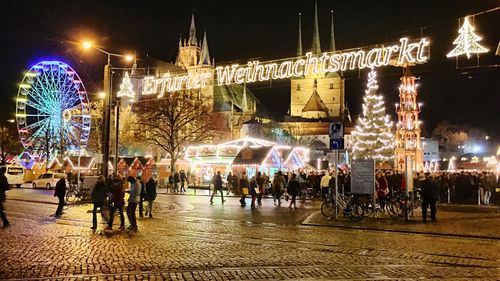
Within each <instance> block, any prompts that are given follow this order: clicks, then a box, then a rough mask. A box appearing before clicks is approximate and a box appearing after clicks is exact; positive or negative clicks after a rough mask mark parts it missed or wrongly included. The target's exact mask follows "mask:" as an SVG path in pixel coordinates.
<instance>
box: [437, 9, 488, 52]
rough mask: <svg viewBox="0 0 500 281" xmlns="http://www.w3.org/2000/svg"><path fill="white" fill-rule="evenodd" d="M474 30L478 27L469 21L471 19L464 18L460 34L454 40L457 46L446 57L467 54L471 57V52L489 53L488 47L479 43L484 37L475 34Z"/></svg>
mask: <svg viewBox="0 0 500 281" xmlns="http://www.w3.org/2000/svg"><path fill="white" fill-rule="evenodd" d="M474 30H476V29H475V28H474V26H472V25H471V24H470V23H469V19H468V18H467V17H466V18H465V19H464V24H463V25H462V27H460V29H459V30H458V33H459V34H460V35H458V37H457V39H455V41H453V45H457V46H456V47H455V49H453V50H452V51H451V52H449V53H448V54H447V55H446V57H448V58H449V57H456V56H460V55H463V54H466V55H467V58H470V54H480V53H487V52H488V49H487V48H485V47H483V46H481V45H479V43H477V42H479V41H481V39H482V38H481V36H479V35H477V34H475V33H474Z"/></svg>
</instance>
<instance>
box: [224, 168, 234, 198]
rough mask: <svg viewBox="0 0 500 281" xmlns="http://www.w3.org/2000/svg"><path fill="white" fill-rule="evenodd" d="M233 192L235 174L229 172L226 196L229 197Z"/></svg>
mask: <svg viewBox="0 0 500 281" xmlns="http://www.w3.org/2000/svg"><path fill="white" fill-rule="evenodd" d="M230 192H233V193H234V191H233V174H232V173H231V172H229V174H228V175H227V177H226V196H229V193H230Z"/></svg>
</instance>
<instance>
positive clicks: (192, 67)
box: [175, 13, 214, 107]
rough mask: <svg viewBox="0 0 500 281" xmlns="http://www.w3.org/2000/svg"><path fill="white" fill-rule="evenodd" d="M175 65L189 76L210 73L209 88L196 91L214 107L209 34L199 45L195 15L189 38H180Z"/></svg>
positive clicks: (204, 35) (192, 18) (212, 66)
mask: <svg viewBox="0 0 500 281" xmlns="http://www.w3.org/2000/svg"><path fill="white" fill-rule="evenodd" d="M175 64H176V65H177V66H180V67H181V68H183V69H185V70H186V71H187V73H188V74H193V75H194V74H195V73H200V72H208V73H209V75H210V78H209V79H208V81H207V86H205V87H203V88H201V89H199V90H196V91H199V92H198V93H196V94H198V97H199V98H201V99H203V100H204V101H206V102H207V103H209V104H210V106H212V107H213V103H214V79H213V77H214V65H213V63H212V62H211V61H210V52H209V49H208V40H207V32H206V30H205V32H204V33H203V41H201V43H199V41H198V38H197V35H196V24H195V21H194V13H193V15H192V16H191V25H190V27H189V37H188V38H187V39H184V42H183V41H182V38H179V52H178V54H177V59H176V62H175Z"/></svg>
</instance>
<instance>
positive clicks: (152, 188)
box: [146, 177, 156, 218]
mask: <svg viewBox="0 0 500 281" xmlns="http://www.w3.org/2000/svg"><path fill="white" fill-rule="evenodd" d="M155 199H156V181H155V180H154V179H153V177H150V178H149V180H148V182H147V183H146V200H147V201H148V208H147V209H146V216H147V215H148V213H149V217H150V218H153V202H154V201H155Z"/></svg>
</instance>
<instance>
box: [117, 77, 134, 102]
mask: <svg viewBox="0 0 500 281" xmlns="http://www.w3.org/2000/svg"><path fill="white" fill-rule="evenodd" d="M116 96H117V97H129V98H131V99H134V98H135V92H134V90H133V89H132V82H130V77H129V76H128V72H125V76H123V80H122V83H121V85H120V91H118V93H117V94H116Z"/></svg>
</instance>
